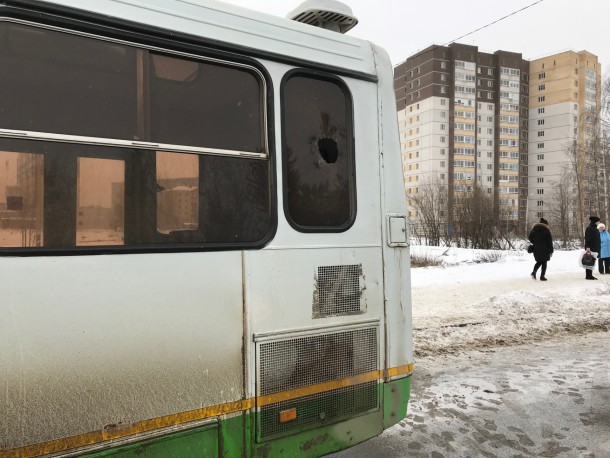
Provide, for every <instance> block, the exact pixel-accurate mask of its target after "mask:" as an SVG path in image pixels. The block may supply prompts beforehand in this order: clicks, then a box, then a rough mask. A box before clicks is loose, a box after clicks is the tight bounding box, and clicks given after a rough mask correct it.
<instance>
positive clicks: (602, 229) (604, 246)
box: [597, 223, 610, 275]
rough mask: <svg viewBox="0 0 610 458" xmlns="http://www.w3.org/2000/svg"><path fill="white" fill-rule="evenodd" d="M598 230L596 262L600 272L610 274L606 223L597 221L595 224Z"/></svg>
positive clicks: (609, 240) (609, 242)
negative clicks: (598, 247) (598, 243)
mask: <svg viewBox="0 0 610 458" xmlns="http://www.w3.org/2000/svg"><path fill="white" fill-rule="evenodd" d="M597 230H598V231H599V239H600V242H601V247H600V251H599V257H598V258H597V259H598V263H599V273H600V274H602V275H603V274H610V234H608V232H606V225H605V224H604V223H599V224H598V225H597Z"/></svg>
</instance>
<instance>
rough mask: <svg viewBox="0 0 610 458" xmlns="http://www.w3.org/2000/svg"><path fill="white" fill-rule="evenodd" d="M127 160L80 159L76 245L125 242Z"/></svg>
mask: <svg viewBox="0 0 610 458" xmlns="http://www.w3.org/2000/svg"><path fill="white" fill-rule="evenodd" d="M124 202H125V162H124V161H122V160H117V159H98V158H89V157H79V158H77V173H76V246H91V245H93V246H96V245H104V246H107V245H123V244H124V240H125V221H124V214H125V204H124Z"/></svg>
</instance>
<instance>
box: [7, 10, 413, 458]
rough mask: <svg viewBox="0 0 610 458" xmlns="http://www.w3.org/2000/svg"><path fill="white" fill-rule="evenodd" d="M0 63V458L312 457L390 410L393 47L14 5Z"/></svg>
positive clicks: (399, 323) (400, 380) (397, 205)
mask: <svg viewBox="0 0 610 458" xmlns="http://www.w3.org/2000/svg"><path fill="white" fill-rule="evenodd" d="M296 16H297V17H298V19H300V20H305V21H306V20H307V18H308V17H310V16H309V15H308V14H306V13H304V12H302V11H301V12H299V14H297V15H296ZM347 16H349V15H346V17H344V20H345V21H346V22H349V17H347ZM342 27H343V26H341V25H339V26H337V27H336V28H337V29H338V30H341V28H342ZM0 64H1V65H0V68H2V70H0V88H2V89H0V94H1V95H0V294H1V295H2V299H1V300H0V314H1V315H2V316H4V317H5V319H4V320H1V321H0V368H1V369H2V370H0V385H3V386H5V387H6V390H5V391H6V393H7V394H6V396H2V397H1V398H0V412H5V413H6V414H4V413H3V414H2V415H0V456H1V457H25V456H28V457H29V456H45V455H50V456H91V457H92V456H99V457H101V456H134V455H144V456H183V457H187V456H188V457H190V456H222V457H238V456H240V457H241V456H261V457H271V456H321V455H324V454H327V453H331V452H334V451H337V450H341V449H344V448H347V447H350V446H352V445H354V444H356V443H359V442H362V441H364V440H366V439H368V438H370V437H373V436H375V435H378V434H379V433H380V432H381V431H383V429H385V428H387V427H389V426H391V425H392V424H395V423H397V422H398V421H399V420H401V419H402V418H404V416H405V414H406V408H407V402H408V398H409V384H410V375H411V372H412V369H413V353H412V338H411V304H410V276H409V240H408V234H407V224H406V223H407V222H406V202H405V196H404V184H403V181H402V166H401V157H400V146H399V141H398V128H397V121H396V113H395V100H394V91H393V74H392V67H391V64H390V62H389V59H388V57H387V55H386V54H385V52H384V51H383V50H381V49H379V48H377V47H375V46H374V45H372V44H370V43H368V42H365V41H362V40H358V39H355V38H352V37H349V36H346V35H342V34H340V33H336V32H331V31H328V30H322V29H319V28H314V27H311V26H310V25H306V24H301V23H298V22H295V21H288V20H283V19H279V18H273V17H270V16H266V15H263V14H259V13H255V12H248V11H247V10H242V9H240V8H236V7H231V6H228V5H227V6H222V5H219V4H217V3H214V2H206V1H201V2H197V3H194V2H192V3H191V2H182V1H177V0H163V1H159V2H156V3H155V4H154V5H152V4H151V5H147V6H146V7H144V6H142V4H141V3H140V2H137V1H135V0H134V1H131V0H126V1H122V2H115V1H112V0H100V1H98V2H95V4H91V5H88V6H86V7H85V6H83V5H82V2H80V1H78V0H52V1H34V0H31V1H30V0H28V1H21V0H15V1H13V0H11V1H7V2H4V3H3V4H2V5H0Z"/></svg>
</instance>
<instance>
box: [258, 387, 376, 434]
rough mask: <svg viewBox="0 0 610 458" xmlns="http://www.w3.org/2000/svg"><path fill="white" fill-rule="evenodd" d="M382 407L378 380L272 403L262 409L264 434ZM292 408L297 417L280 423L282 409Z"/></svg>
mask: <svg viewBox="0 0 610 458" xmlns="http://www.w3.org/2000/svg"><path fill="white" fill-rule="evenodd" d="M378 407H379V394H378V383H377V381H372V382H367V383H363V384H360V385H354V386H349V387H345V388H339V389H337V390H332V391H326V392H324V393H318V394H315V395H312V396H305V397H303V398H299V399H293V400H291V401H283V402H278V403H276V404H270V405H268V406H265V407H263V408H262V409H261V411H260V425H261V426H260V437H261V438H271V437H274V436H277V435H281V434H286V433H289V432H291V431H293V430H295V429H305V428H306V427H307V426H319V425H320V424H325V423H333V422H335V421H339V420H341V419H344V418H349V417H353V416H354V415H357V414H360V413H364V412H368V411H370V410H373V409H377V408H378ZM292 408H296V409H297V413H298V415H297V419H296V420H294V421H291V422H289V423H280V422H279V414H280V412H281V411H283V410H288V409H292Z"/></svg>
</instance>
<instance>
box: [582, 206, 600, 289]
mask: <svg viewBox="0 0 610 458" xmlns="http://www.w3.org/2000/svg"><path fill="white" fill-rule="evenodd" d="M589 221H591V222H590V223H589V225H588V226H587V229H586V230H585V250H586V251H587V253H590V252H592V251H593V252H594V253H598V254H599V251H600V249H601V238H600V236H599V231H598V230H597V223H598V222H599V218H598V217H597V216H590V217H589ZM585 273H586V275H587V276H586V277H585V278H586V279H587V280H597V278H595V277H594V276H593V270H591V269H585Z"/></svg>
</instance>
